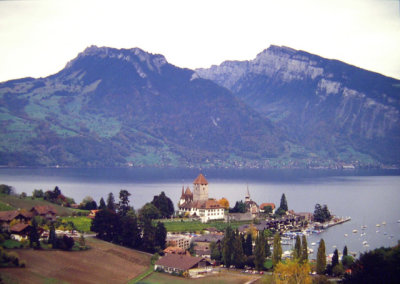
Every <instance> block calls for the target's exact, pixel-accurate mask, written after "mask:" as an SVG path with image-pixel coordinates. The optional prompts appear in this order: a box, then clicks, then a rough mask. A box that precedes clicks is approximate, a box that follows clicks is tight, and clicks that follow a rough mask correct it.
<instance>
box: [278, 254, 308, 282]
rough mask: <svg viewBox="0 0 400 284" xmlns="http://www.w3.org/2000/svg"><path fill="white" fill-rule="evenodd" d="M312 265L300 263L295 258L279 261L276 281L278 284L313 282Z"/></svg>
mask: <svg viewBox="0 0 400 284" xmlns="http://www.w3.org/2000/svg"><path fill="white" fill-rule="evenodd" d="M310 271H311V268H310V265H309V264H308V263H304V264H300V263H298V262H297V261H295V260H289V261H287V262H286V263H282V262H280V263H278V264H277V265H276V267H275V269H274V283H276V284H292V283H293V284H311V283H313V282H312V278H311V275H310Z"/></svg>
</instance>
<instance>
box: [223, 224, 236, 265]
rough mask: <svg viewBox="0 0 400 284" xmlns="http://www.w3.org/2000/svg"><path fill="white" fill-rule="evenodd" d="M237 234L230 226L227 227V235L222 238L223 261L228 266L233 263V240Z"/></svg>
mask: <svg viewBox="0 0 400 284" xmlns="http://www.w3.org/2000/svg"><path fill="white" fill-rule="evenodd" d="M234 238H235V234H234V232H233V230H232V228H231V227H230V226H228V227H227V228H226V229H225V235H224V238H223V239H222V261H223V263H224V264H225V266H226V267H227V268H229V267H230V266H231V264H232V250H233V240H234Z"/></svg>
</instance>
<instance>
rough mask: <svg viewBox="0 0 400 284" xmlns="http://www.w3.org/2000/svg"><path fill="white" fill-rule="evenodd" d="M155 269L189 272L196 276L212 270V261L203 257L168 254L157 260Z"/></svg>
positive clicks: (179, 272) (168, 271)
mask: <svg viewBox="0 0 400 284" xmlns="http://www.w3.org/2000/svg"><path fill="white" fill-rule="evenodd" d="M154 270H156V271H164V272H167V273H176V274H180V275H181V274H183V273H184V272H187V273H188V275H189V276H194V275H197V274H202V273H207V272H211V270H212V266H211V263H210V262H209V261H207V260H206V259H205V258H203V257H193V256H188V255H179V254H167V255H165V256H163V257H162V258H160V259H159V260H157V262H156V263H155V265H154Z"/></svg>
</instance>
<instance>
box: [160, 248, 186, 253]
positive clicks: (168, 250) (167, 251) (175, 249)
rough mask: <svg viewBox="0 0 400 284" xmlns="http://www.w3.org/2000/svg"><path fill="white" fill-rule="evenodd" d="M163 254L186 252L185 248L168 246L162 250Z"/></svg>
mask: <svg viewBox="0 0 400 284" xmlns="http://www.w3.org/2000/svg"><path fill="white" fill-rule="evenodd" d="M163 252H164V254H186V250H184V249H183V248H180V247H173V246H169V247H167V248H166V249H164V250H163Z"/></svg>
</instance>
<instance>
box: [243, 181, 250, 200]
mask: <svg viewBox="0 0 400 284" xmlns="http://www.w3.org/2000/svg"><path fill="white" fill-rule="evenodd" d="M249 201H250V191H249V185H247V192H246V196H245V198H244V202H249Z"/></svg>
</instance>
